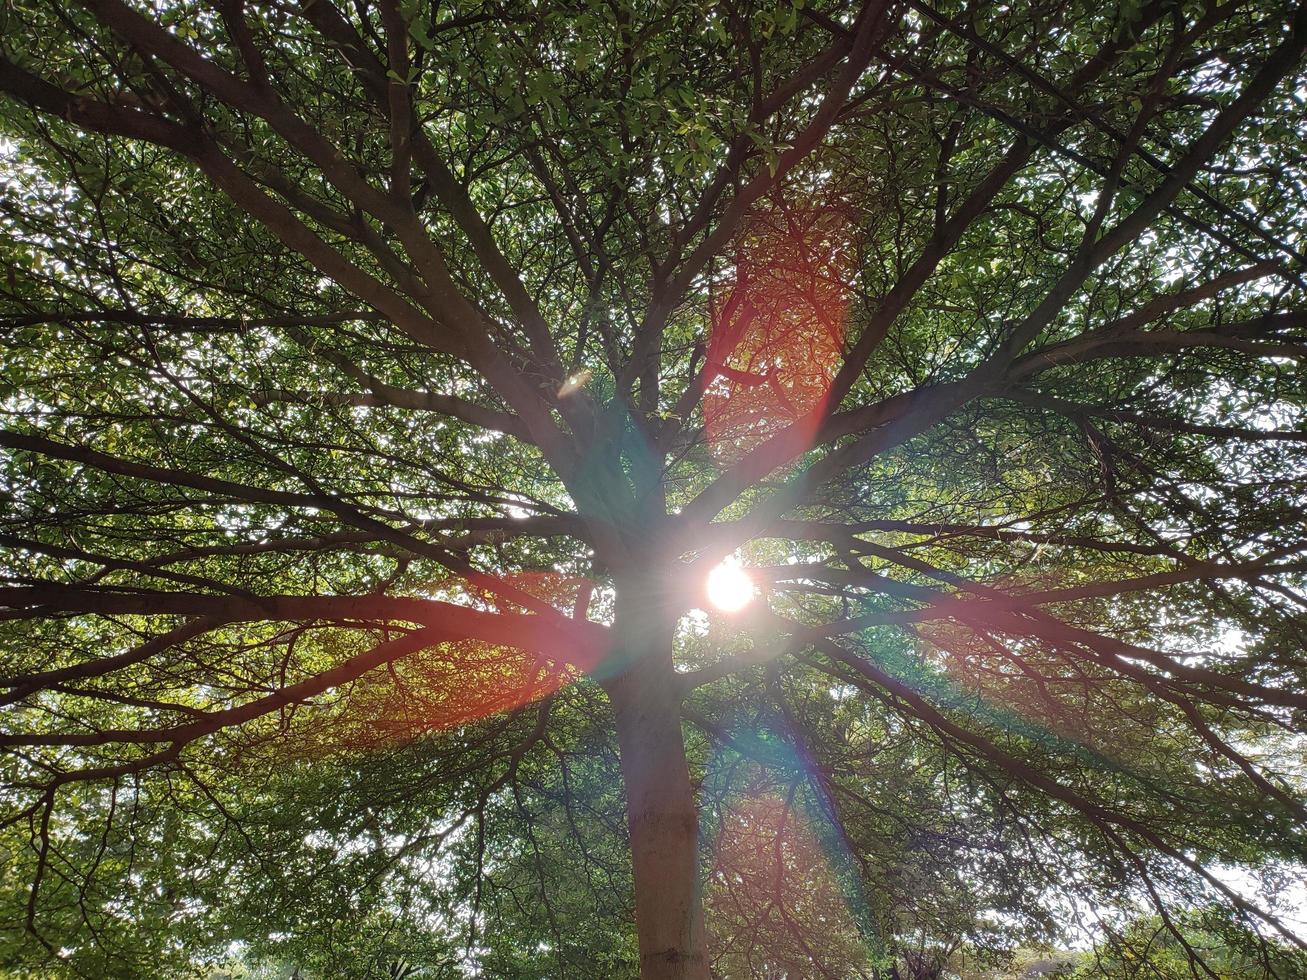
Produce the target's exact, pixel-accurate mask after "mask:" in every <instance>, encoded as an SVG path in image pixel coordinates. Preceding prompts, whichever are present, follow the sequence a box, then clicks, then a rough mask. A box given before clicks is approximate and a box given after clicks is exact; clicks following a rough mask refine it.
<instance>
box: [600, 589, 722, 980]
mask: <svg viewBox="0 0 1307 980" xmlns="http://www.w3.org/2000/svg"><path fill="white" fill-rule="evenodd" d="M650 599H651V597H650V595H649V593H648V592H644V591H643V590H640V591H638V592H637V593H636V595H635V596H634V598H633V599H632V600H628V601H627V602H624V601H623V597H622V591H621V590H619V593H618V606H617V617H616V619H617V622H616V626H617V629H618V636H619V637H621V641H620V643H621V645H620V647H619V648H618V650H616V651H615V653H614V656H615V658H616V659H617V661H618V662H617V663H615V664H614V666H615V667H617V668H618V669H619V670H621V673H620V674H619V675H618V676H617V677H615V678H613V679H612V680H610V681H608V683H607V684H606V685H605V687H606V688H607V690H608V693H609V696H610V697H611V699H612V704H613V712H614V714H615V717H616V721H617V741H618V748H619V750H620V752H621V761H622V778H623V781H624V782H625V784H626V812H627V821H628V824H629V826H630V832H631V856H632V861H633V863H634V868H635V924H636V932H637V933H638V935H639V938H640V976H641V977H642V978H643V980H708V976H709V973H708V957H707V952H706V949H705V943H704V927H703V906H702V904H701V902H700V894H699V813H698V809H697V807H696V806H695V799H694V791H693V789H692V788H691V786H690V771H689V766H688V765H687V763H686V758H685V741H684V738H683V737H682V734H681V710H680V698H679V696H678V694H677V692H676V684H675V680H676V678H675V674H674V672H673V669H672V643H671V641H672V629H673V623H674V620H673V619H672V617H671V616H669V615H660V613H661V612H662V611H661V610H657V611H655V610H654V609H651V608H649V607H650V606H655V605H657V603H656V602H651V601H650ZM629 602H633V603H634V604H635V605H636V606H637V608H636V609H634V610H632V609H629V608H626V607H627V605H628V603H629Z"/></svg>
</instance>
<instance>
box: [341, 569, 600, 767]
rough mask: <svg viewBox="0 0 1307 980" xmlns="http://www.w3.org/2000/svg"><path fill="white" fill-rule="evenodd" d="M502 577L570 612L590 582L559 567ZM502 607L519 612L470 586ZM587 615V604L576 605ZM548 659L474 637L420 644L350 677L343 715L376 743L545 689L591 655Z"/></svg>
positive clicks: (508, 706)
mask: <svg viewBox="0 0 1307 980" xmlns="http://www.w3.org/2000/svg"><path fill="white" fill-rule="evenodd" d="M496 578H497V580H498V581H500V582H502V583H503V584H505V585H511V586H513V587H514V588H516V589H518V590H520V591H521V592H523V593H525V594H527V595H529V596H531V597H533V598H535V599H538V600H541V601H543V602H545V603H547V604H548V605H550V606H552V607H554V608H555V609H557V610H559V611H560V612H562V613H563V614H564V615H568V616H572V615H575V614H576V613H577V612H578V609H577V607H579V606H580V605H581V603H582V602H583V601H584V600H585V599H586V598H587V597H588V596H589V593H590V588H591V586H590V583H589V582H588V581H587V580H585V579H582V578H577V577H574V576H568V575H563V574H561V573H557V572H521V573H516V574H509V575H501V576H497V577H496ZM472 591H473V592H474V594H476V595H477V596H478V598H480V599H482V600H483V601H485V602H486V603H487V604H489V605H492V606H495V607H496V608H498V609H500V610H501V611H504V612H521V611H522V610H521V609H519V608H517V607H513V606H511V605H510V604H509V603H507V602H505V601H504V600H503V599H500V598H498V597H497V596H496V595H495V594H493V592H491V591H490V590H488V589H484V588H474V589H473V590H472ZM579 612H580V615H582V616H584V610H579ZM566 653H567V655H568V656H569V657H570V658H572V660H573V662H572V663H564V662H562V661H557V660H552V659H550V658H548V657H546V656H543V655H541V654H540V653H537V652H535V651H530V650H524V649H520V648H518V647H514V646H509V645H503V644H491V643H484V642H480V641H473V640H461V641H453V642H448V643H441V644H438V645H436V646H433V647H430V648H428V649H426V650H421V651H419V652H417V653H415V654H413V655H411V656H409V657H405V658H404V659H403V660H402V661H400V662H398V663H396V664H395V665H393V668H392V669H389V670H386V671H373V672H372V673H371V674H369V675H367V676H366V677H364V678H361V679H360V680H359V682H358V683H356V684H355V685H354V688H353V690H352V691H351V693H350V695H349V698H350V704H349V706H348V711H347V712H346V713H345V717H346V718H348V719H350V720H349V721H348V722H346V724H348V725H349V726H350V727H351V732H350V741H351V742H352V743H353V744H354V745H355V746H363V747H369V748H376V747H381V746H384V745H388V744H394V743H397V742H404V741H409V740H411V739H413V738H417V737H419V736H422V735H425V734H430V733H433V732H438V731H441V730H444V729H448V728H453V727H456V726H459V725H466V724H470V723H472V722H475V721H479V720H481V719H483V718H488V717H490V716H491V715H495V714H499V713H501V712H504V711H511V710H513V709H515V708H520V707H522V706H523V705H527V704H530V703H531V702H533V701H538V700H539V699H541V698H543V697H546V696H547V695H549V694H552V693H553V692H555V691H557V690H559V689H560V688H562V687H563V686H565V685H566V684H569V683H571V682H572V681H574V680H576V679H577V678H579V677H580V676H581V675H582V673H583V670H588V669H590V668H591V667H593V666H594V664H592V663H581V664H578V663H576V656H577V654H578V651H577V650H575V649H569V650H568V651H566Z"/></svg>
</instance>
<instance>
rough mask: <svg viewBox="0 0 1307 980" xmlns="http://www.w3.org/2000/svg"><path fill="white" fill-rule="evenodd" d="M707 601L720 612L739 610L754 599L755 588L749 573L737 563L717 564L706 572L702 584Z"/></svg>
mask: <svg viewBox="0 0 1307 980" xmlns="http://www.w3.org/2000/svg"><path fill="white" fill-rule="evenodd" d="M704 588H705V590H706V591H707V593H708V601H709V602H710V603H712V605H713V608H715V609H720V610H721V611H722V612H727V613H733V612H739V611H740V610H741V609H743V608H744V607H745V606H747V605H748V604H749V603H751V602H752V601H753V599H754V596H755V595H757V591H758V590H757V589H756V588H755V587H754V584H753V579H752V578H750V577H749V573H748V572H746V571H745V570H744V569H743V568H740V566H738V565H731V564H725V565H718V566H717V567H716V568H714V569H713V570H712V571H711V572H709V573H708V581H707V582H706V583H705V585H704Z"/></svg>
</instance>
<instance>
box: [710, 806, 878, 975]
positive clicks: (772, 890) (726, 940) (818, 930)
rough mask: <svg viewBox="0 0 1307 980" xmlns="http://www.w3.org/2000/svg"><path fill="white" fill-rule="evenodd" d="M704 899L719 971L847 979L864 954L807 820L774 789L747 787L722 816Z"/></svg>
mask: <svg viewBox="0 0 1307 980" xmlns="http://www.w3.org/2000/svg"><path fill="white" fill-rule="evenodd" d="M704 904H705V906H706V911H707V913H708V914H707V921H708V923H709V933H710V935H709V952H710V956H711V958H712V963H713V967H714V970H715V971H720V973H721V974H722V975H723V976H737V975H738V976H746V975H748V976H759V975H766V976H792V977H808V976H848V975H850V973H849V972H848V970H849V967H851V966H853V965H855V964H859V961H860V960H861V959H862V957H863V955H864V952H863V947H862V943H861V940H860V938H859V933H858V929H857V925H856V923H855V922H854V920H853V916H852V915H851V914H850V912H849V909H848V906H847V904H846V900H845V898H844V895H843V893H842V891H841V889H840V886H839V883H838V880H837V878H836V875H835V872H834V869H833V868H832V866H831V863H830V859H829V857H828V855H827V854H826V852H825V850H824V849H823V847H822V845H821V842H820V841H819V840H818V837H817V835H816V833H814V831H813V828H812V825H811V818H810V817H809V816H808V815H807V814H806V813H805V810H804V807H803V806H802V805H801V804H798V803H797V802H796V801H795V800H793V799H787V798H786V796H783V795H781V792H778V791H777V790H775V789H767V788H764V787H761V786H758V787H752V788H751V789H750V790H749V791H748V793H747V795H745V796H744V798H743V799H740V800H738V801H737V802H736V804H735V805H734V806H732V807H731V809H730V810H729V811H728V812H727V813H725V814H724V816H723V818H722V823H721V825H720V826H719V828H718V832H717V839H716V847H715V848H714V855H713V864H712V868H711V871H710V874H709V879H708V884H707V887H706V888H705V891H704ZM859 965H860V964H859Z"/></svg>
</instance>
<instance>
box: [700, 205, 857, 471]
mask: <svg viewBox="0 0 1307 980" xmlns="http://www.w3.org/2000/svg"><path fill="white" fill-rule="evenodd" d="M848 228H849V222H848V219H847V216H846V215H845V213H844V211H843V209H842V208H839V207H796V206H787V205H777V206H773V207H770V208H768V209H766V210H762V211H758V212H756V213H755V214H754V215H753V216H752V217H751V218H750V220H749V222H748V223H747V225H746V228H745V231H744V232H743V234H742V235H741V237H740V240H739V243H738V246H737V252H736V258H735V268H734V281H733V282H732V283H731V284H730V287H729V289H728V290H727V292H726V294H725V296H724V297H717V296H714V298H713V300H712V309H711V319H712V328H711V334H710V336H709V341H708V350H707V364H706V365H705V369H704V370H705V385H704V397H703V412H704V424H705V429H706V433H707V438H708V444H709V446H710V447H711V450H712V452H713V455H714V456H715V457H716V458H717V459H718V460H719V461H721V462H726V463H730V462H733V461H735V460H737V459H739V458H741V457H742V456H744V455H746V454H747V453H749V452H750V451H751V450H752V449H753V448H754V447H756V446H757V445H759V444H760V443H761V442H763V441H764V440H766V439H767V438H769V437H771V436H772V435H775V434H776V433H777V432H779V431H780V430H782V429H784V428H786V427H787V426H790V425H793V424H795V423H798V424H811V425H812V426H813V427H814V429H815V426H816V424H817V415H818V414H819V410H820V409H822V408H824V407H825V404H826V399H827V397H828V396H829V394H830V386H831V382H832V381H833V380H834V378H835V373H836V371H837V370H838V369H839V365H840V360H841V358H842V355H843V349H844V314H845V311H846V309H847V308H848V299H849V283H850V282H851V279H852V274H853V261H852V249H851V248H850V247H849V241H848V238H849V236H848Z"/></svg>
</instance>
